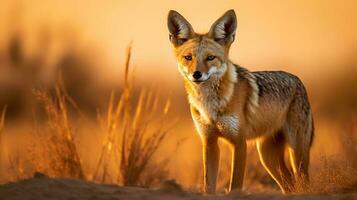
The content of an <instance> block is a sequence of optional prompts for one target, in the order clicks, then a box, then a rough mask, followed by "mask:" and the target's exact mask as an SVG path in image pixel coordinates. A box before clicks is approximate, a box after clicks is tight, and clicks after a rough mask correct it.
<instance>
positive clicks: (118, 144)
mask: <svg viewBox="0 0 357 200" xmlns="http://www.w3.org/2000/svg"><path fill="white" fill-rule="evenodd" d="M130 58H131V45H129V47H128V49H127V54H126V62H125V63H126V64H125V71H124V84H123V88H122V93H121V94H120V95H119V98H118V99H117V100H115V99H116V98H115V97H116V95H115V93H114V92H112V93H111V96H110V100H109V105H108V110H107V115H106V119H105V121H106V123H105V124H106V127H105V129H106V134H105V138H104V140H103V145H102V150H101V154H100V157H99V161H98V164H97V166H96V170H95V173H94V177H93V178H94V180H98V181H114V182H118V183H121V184H123V185H140V184H145V185H147V184H150V183H148V181H147V180H141V179H142V177H143V174H145V173H148V172H147V171H145V170H147V168H148V164H149V162H150V161H151V160H152V157H153V155H154V153H155V152H156V151H157V150H158V148H159V147H160V145H161V144H162V141H163V140H164V138H165V137H166V136H167V132H168V130H169V129H168V127H165V126H164V124H165V123H163V120H164V118H165V116H166V114H167V113H168V112H169V109H170V104H171V102H170V100H169V99H167V100H166V102H164V103H163V104H161V106H160V105H159V104H160V98H159V94H158V93H156V92H154V91H152V90H148V89H140V90H139V96H138V97H137V98H134V96H135V95H134V90H133V88H134V87H133V86H134V76H133V74H131V73H130ZM155 122H156V123H155ZM155 125H156V126H155ZM113 162H114V163H115V164H114V165H115V166H116V167H117V169H118V170H117V171H118V175H117V178H116V180H113V176H112V175H109V174H108V168H109V167H110V165H111V164H113ZM158 173H160V172H158Z"/></svg>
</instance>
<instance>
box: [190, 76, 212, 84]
mask: <svg viewBox="0 0 357 200" xmlns="http://www.w3.org/2000/svg"><path fill="white" fill-rule="evenodd" d="M209 79H210V77H208V78H206V79H205V80H191V81H192V82H194V83H196V84H200V83H203V82H206V81H208V80H209Z"/></svg>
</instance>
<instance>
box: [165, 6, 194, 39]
mask: <svg viewBox="0 0 357 200" xmlns="http://www.w3.org/2000/svg"><path fill="white" fill-rule="evenodd" d="M167 27H168V29H169V32H170V34H169V39H170V41H171V42H172V43H173V44H174V45H175V46H179V45H181V44H183V43H184V42H186V41H187V40H188V39H190V38H191V37H192V36H193V35H194V31H193V28H192V26H191V24H190V23H189V22H188V21H187V20H186V19H185V18H184V17H183V16H182V15H180V13H178V12H176V11H174V10H170V12H169V15H168V17H167Z"/></svg>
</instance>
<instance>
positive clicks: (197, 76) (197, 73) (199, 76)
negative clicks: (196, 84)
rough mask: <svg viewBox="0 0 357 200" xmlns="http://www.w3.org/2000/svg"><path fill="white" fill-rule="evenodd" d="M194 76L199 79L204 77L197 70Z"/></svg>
mask: <svg viewBox="0 0 357 200" xmlns="http://www.w3.org/2000/svg"><path fill="white" fill-rule="evenodd" d="M192 76H193V78H194V79H199V78H201V77H202V73H201V72H200V71H195V72H193V75H192Z"/></svg>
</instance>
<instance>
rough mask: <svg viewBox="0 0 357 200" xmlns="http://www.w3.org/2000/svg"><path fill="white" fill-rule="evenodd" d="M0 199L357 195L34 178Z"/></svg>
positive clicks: (273, 199) (4, 189) (5, 189)
mask: <svg viewBox="0 0 357 200" xmlns="http://www.w3.org/2000/svg"><path fill="white" fill-rule="evenodd" d="M0 199H1V200H3V199H21V200H22V199H31V200H32V199H33V200H35V199H36V200H42V199H63V200H76V199H91V200H94V199H99V200H101V199H105V200H114V199H121V200H123V199H128V200H150V199H155V200H163V199H169V200H201V199H202V200H203V199H209V200H211V199H212V200H213V199H218V200H233V199H237V200H239V199H249V200H260V199H261V200H278V199H289V200H294V199H295V200H310V199H316V200H322V199H324V200H325V199H327V200H328V199H343V200H350V199H351V200H355V199H357V193H350V194H325V195H311V194H310V195H281V194H248V193H244V192H239V191H233V192H231V193H230V194H226V195H225V194H221V195H202V194H200V193H194V192H189V191H183V190H182V189H181V187H180V186H179V185H177V184H176V183H175V182H172V181H168V182H165V183H164V184H162V186H160V187H159V188H157V189H147V188H140V187H119V186H116V185H105V184H96V183H91V182H85V181H80V180H72V179H53V178H48V177H46V176H43V175H37V176H35V177H34V178H31V179H27V180H22V181H18V182H16V183H7V184H4V185H0Z"/></svg>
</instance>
